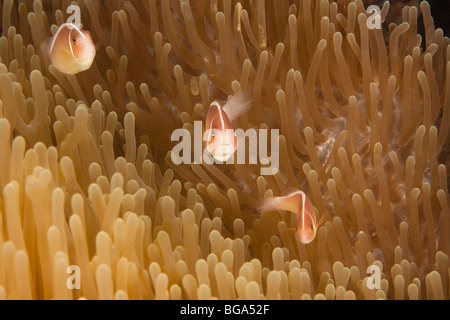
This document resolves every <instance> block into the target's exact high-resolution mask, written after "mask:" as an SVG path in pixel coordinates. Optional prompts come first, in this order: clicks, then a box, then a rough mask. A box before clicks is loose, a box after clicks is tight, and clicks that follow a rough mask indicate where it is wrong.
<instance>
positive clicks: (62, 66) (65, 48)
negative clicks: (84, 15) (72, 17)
mask: <svg viewBox="0 0 450 320" xmlns="http://www.w3.org/2000/svg"><path fill="white" fill-rule="evenodd" d="M43 49H44V50H45V51H47V52H48V54H49V56H50V60H51V62H52V64H53V65H54V66H55V68H56V69H58V70H59V71H60V72H62V73H65V74H76V73H79V72H82V71H85V70H87V69H89V68H90V67H91V65H92V62H93V61H94V58H95V53H96V48H95V45H94V43H93V42H92V38H91V35H90V33H89V31H85V30H82V29H80V28H78V27H77V26H76V25H74V24H72V23H64V24H62V25H61V26H60V27H59V29H58V31H56V33H55V34H54V36H53V37H52V38H50V39H48V40H47V41H45V42H44V44H43Z"/></svg>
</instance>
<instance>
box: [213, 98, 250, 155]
mask: <svg viewBox="0 0 450 320" xmlns="http://www.w3.org/2000/svg"><path fill="white" fill-rule="evenodd" d="M251 106H252V97H251V94H250V93H249V92H248V91H241V92H239V93H236V94H235V95H234V96H233V97H231V99H230V100H228V101H227V102H226V103H225V105H224V106H223V107H221V106H220V104H219V103H218V102H217V101H214V102H213V103H211V105H210V107H209V110H208V113H207V114H206V123H205V127H206V134H207V146H206V147H207V149H208V151H209V152H210V153H211V155H212V156H213V157H214V158H215V159H216V160H219V161H222V162H224V161H227V160H228V159H229V158H230V157H231V156H232V155H233V153H234V152H235V151H236V149H237V138H236V135H235V132H234V129H233V125H232V122H233V121H234V120H235V119H236V118H238V117H239V116H240V115H242V114H243V113H245V112H247V111H248V110H249V109H250V108H251Z"/></svg>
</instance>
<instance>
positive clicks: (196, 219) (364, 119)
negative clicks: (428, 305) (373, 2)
mask: <svg viewBox="0 0 450 320" xmlns="http://www.w3.org/2000/svg"><path fill="white" fill-rule="evenodd" d="M70 4H76V5H78V6H79V7H80V9H81V17H82V24H83V28H84V29H85V30H89V31H90V33H91V36H92V39H93V40H94V42H95V43H97V47H98V49H97V54H96V58H95V61H94V63H93V64H92V66H91V68H90V69H89V70H87V71H85V72H81V73H79V74H77V75H64V74H62V73H60V72H59V71H58V70H57V69H56V68H55V67H54V66H53V65H51V62H50V59H49V57H48V53H47V52H46V51H45V50H44V49H43V48H42V46H41V44H42V43H43V42H44V41H45V40H46V39H48V38H49V37H51V35H52V34H54V33H55V31H56V30H57V28H58V26H59V25H61V24H62V23H64V22H65V21H66V19H67V14H66V9H67V6H69V5H70ZM419 10H420V12H421V15H422V16H421V19H422V20H423V24H424V27H425V28H424V29H425V33H424V37H423V38H422V37H421V36H420V35H418V34H417V25H418V24H417V20H418V16H419ZM388 13H389V2H385V3H384V4H383V6H382V8H381V11H380V15H381V20H385V17H386V16H387V15H388ZM0 16H1V30H0V31H1V34H2V37H1V38H0V299H212V298H217V299H448V298H449V297H450V285H449V277H450V268H449V254H450V201H449V192H448V185H449V179H448V177H449V172H450V166H449V165H450V161H449V160H450V159H449V155H450V154H449V150H450V144H449V126H450V46H449V43H450V41H449V38H447V37H445V36H444V33H443V31H442V29H435V27H434V24H433V18H432V16H431V14H430V5H429V4H428V3H427V2H426V1H422V2H421V3H420V7H419V9H418V7H417V6H411V7H404V8H403V10H402V11H401V19H399V20H400V22H399V24H398V25H396V24H394V23H391V24H389V25H386V23H385V24H384V26H385V29H386V32H383V30H382V28H375V29H369V28H368V24H367V21H368V19H369V18H370V13H367V12H366V8H365V6H364V3H363V2H362V1H361V0H356V1H348V0H337V1H331V0H330V1H328V0H320V1H312V0H295V1H294V0H289V1H288V0H285V1H269V0H242V1H236V0H220V1H207V0H197V1H195V0H190V1H188V0H174V1H166V0H148V1H143V0H142V1H99V0H98V1H91V0H84V1H82V0H80V1H63V0H53V1H45V2H44V3H43V2H42V1H31V0H15V1H14V0H5V1H2V3H1V4H0ZM392 21H394V20H392ZM242 90H247V91H249V92H251V93H252V97H253V107H252V109H251V110H250V111H249V112H248V113H246V114H244V115H242V116H241V117H239V118H238V119H237V120H236V121H235V122H234V124H233V125H234V126H235V127H238V128H242V129H243V130H247V129H256V130H257V129H278V130H279V133H280V135H279V138H278V139H277V141H275V142H273V141H272V143H276V144H277V145H278V146H279V159H280V163H279V170H278V171H276V172H274V174H273V175H261V173H260V169H261V168H262V167H264V166H265V164H266V163H265V162H264V161H258V162H257V163H250V162H249V163H248V164H212V165H211V164H206V163H192V164H179V165H175V164H174V163H173V162H172V157H171V150H172V149H173V147H174V145H175V142H173V141H171V135H172V132H174V130H176V129H185V130H186V131H187V132H189V133H193V132H194V122H195V121H204V119H205V115H206V112H207V110H208V108H209V105H210V103H211V102H213V101H214V100H219V101H226V100H227V99H228V98H229V97H230V96H231V95H233V94H234V93H237V92H239V91H242ZM291 188H297V189H301V190H303V191H304V192H305V193H306V194H307V195H308V196H309V197H310V199H311V202H312V203H313V205H314V207H315V209H316V210H317V211H316V212H317V214H318V216H319V217H324V219H325V222H324V223H323V224H322V225H320V226H319V229H318V233H317V236H316V239H315V240H314V241H313V242H312V243H310V244H307V245H305V244H303V243H301V242H300V241H299V240H298V236H297V234H296V232H294V231H292V230H291V228H294V227H295V226H296V220H297V216H296V215H295V214H294V213H290V212H284V211H280V212H270V213H259V212H257V210H256V209H255V203H256V202H257V201H258V199H261V198H263V197H270V196H278V195H282V194H284V193H285V192H286V191H288V190H289V189H291ZM369 267H370V268H369ZM374 267H375V268H376V267H378V268H379V270H380V279H379V280H380V281H379V286H375V288H372V287H371V286H370V285H368V283H372V282H371V281H372V280H374V278H373V276H374V275H376V273H374V275H372V274H371V273H370V272H369V273H368V268H369V270H371V268H372V269H373V268H374ZM68 270H75V274H74V275H72V274H71V273H70V272H69V273H68ZM76 270H79V273H77V272H76ZM76 276H79V277H80V279H78V280H77V279H75V277H76ZM72 277H74V278H72ZM72 279H75V280H74V281H75V282H73V283H76V282H78V286H75V287H72V286H71V285H70V284H73V283H72V282H71V281H72ZM374 283H375V284H376V281H374Z"/></svg>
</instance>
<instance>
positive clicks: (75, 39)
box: [72, 37, 78, 45]
mask: <svg viewBox="0 0 450 320" xmlns="http://www.w3.org/2000/svg"><path fill="white" fill-rule="evenodd" d="M77 42H78V41H77V38H76V37H73V38H72V43H73V44H74V45H77Z"/></svg>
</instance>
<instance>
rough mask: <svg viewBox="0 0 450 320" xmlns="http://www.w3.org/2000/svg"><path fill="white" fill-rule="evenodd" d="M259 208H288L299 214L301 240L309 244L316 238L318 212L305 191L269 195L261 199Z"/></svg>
mask: <svg viewBox="0 0 450 320" xmlns="http://www.w3.org/2000/svg"><path fill="white" fill-rule="evenodd" d="M257 210H258V211H260V212H270V211H277V210H286V211H290V212H293V213H297V214H298V220H297V228H296V230H297V233H298V238H299V240H300V242H302V243H304V244H308V243H310V242H311V241H313V240H314V238H315V237H316V233H317V227H318V225H319V224H320V222H319V223H318V222H317V219H316V213H315V212H314V208H313V206H312V204H311V201H310V200H309V198H308V197H307V196H306V194H305V193H304V192H303V191H300V190H297V189H296V190H293V191H292V192H291V193H290V194H289V195H287V196H284V197H269V198H264V199H261V200H260V202H259V206H258V207H257Z"/></svg>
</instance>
